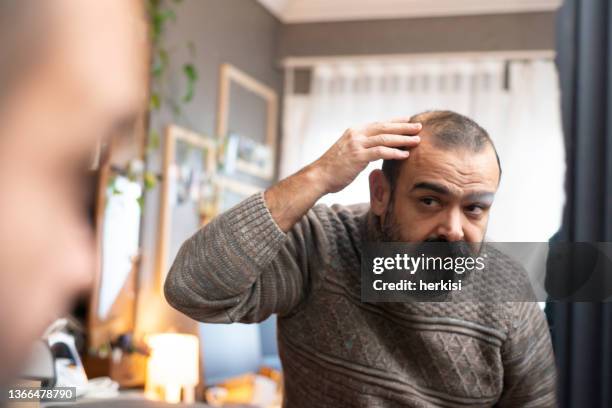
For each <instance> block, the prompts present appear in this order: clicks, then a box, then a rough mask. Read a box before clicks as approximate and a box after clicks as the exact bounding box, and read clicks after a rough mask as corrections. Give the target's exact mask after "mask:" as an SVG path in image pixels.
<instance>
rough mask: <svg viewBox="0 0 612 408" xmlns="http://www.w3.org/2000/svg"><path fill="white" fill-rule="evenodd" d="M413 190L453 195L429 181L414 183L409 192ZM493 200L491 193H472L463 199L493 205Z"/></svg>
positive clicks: (440, 185) (493, 194) (446, 189)
mask: <svg viewBox="0 0 612 408" xmlns="http://www.w3.org/2000/svg"><path fill="white" fill-rule="evenodd" d="M414 190H429V191H433V192H435V193H438V194H442V195H453V193H452V192H451V191H450V190H449V189H448V188H447V187H446V186H443V185H442V184H438V183H432V182H430V181H423V182H420V183H416V184H415V185H414V186H413V187H412V189H411V191H414ZM494 198H495V193H494V192H493V191H474V192H471V193H469V194H468V195H466V196H465V197H463V199H464V200H468V201H484V202H488V203H493V199H494Z"/></svg>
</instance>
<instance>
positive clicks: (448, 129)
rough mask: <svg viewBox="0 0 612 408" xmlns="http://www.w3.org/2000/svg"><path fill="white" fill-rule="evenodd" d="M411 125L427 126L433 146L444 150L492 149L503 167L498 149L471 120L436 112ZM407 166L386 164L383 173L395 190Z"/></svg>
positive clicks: (419, 116)
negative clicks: (404, 167)
mask: <svg viewBox="0 0 612 408" xmlns="http://www.w3.org/2000/svg"><path fill="white" fill-rule="evenodd" d="M410 122H413V123H421V124H422V125H423V130H422V131H421V133H422V134H425V135H427V136H428V137H429V138H430V139H431V143H432V144H433V145H434V146H435V147H437V148H439V149H442V150H446V151H448V150H466V151H469V152H474V153H480V152H482V151H483V150H484V149H486V148H487V147H492V148H493V151H494V152H495V157H496V159H497V165H498V167H499V176H500V177H501V164H500V161H499V156H498V155H497V151H496V150H495V145H494V144H493V141H492V140H491V137H490V136H489V134H488V133H487V131H486V130H485V129H483V128H482V127H481V126H480V125H479V124H478V123H476V122H475V121H473V120H472V119H470V118H468V117H467V116H464V115H461V114H459V113H456V112H453V111H448V110H435V111H427V112H422V113H418V114H416V115H414V116H412V117H411V118H410ZM402 163H403V162H402V161H400V160H385V161H384V162H383V167H382V169H383V172H384V174H385V176H386V177H387V179H388V180H389V182H390V184H391V186H392V187H394V186H395V183H396V182H397V178H398V176H399V169H400V166H401V164H402Z"/></svg>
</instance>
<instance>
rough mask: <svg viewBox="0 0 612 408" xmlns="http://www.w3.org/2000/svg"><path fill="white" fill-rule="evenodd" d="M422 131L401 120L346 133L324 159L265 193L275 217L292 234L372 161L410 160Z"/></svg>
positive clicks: (266, 201) (367, 126) (413, 124)
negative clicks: (304, 218) (323, 199)
mask: <svg viewBox="0 0 612 408" xmlns="http://www.w3.org/2000/svg"><path fill="white" fill-rule="evenodd" d="M421 128H422V126H421V124H420V123H410V122H409V119H408V118H400V119H395V120H391V121H388V122H376V123H370V124H368V125H366V126H363V127H359V128H350V129H348V130H346V131H345V132H344V134H343V135H342V137H341V138H340V139H338V141H337V142H336V143H335V144H334V145H333V146H332V147H331V148H330V149H329V150H328V151H327V152H325V154H324V155H323V156H321V158H319V159H318V160H316V161H315V162H314V163H312V164H310V165H309V166H306V167H304V168H303V169H302V170H300V171H299V172H297V173H296V174H294V175H292V176H290V177H287V178H286V179H284V180H282V181H280V182H279V183H277V184H275V185H273V186H272V187H270V188H269V189H268V190H266V192H265V194H264V200H265V203H266V206H267V207H268V209H269V210H270V213H271V214H272V218H274V221H276V223H277V225H278V226H279V228H280V229H282V230H283V231H285V232H287V231H289V230H290V229H291V228H292V227H293V225H295V223H296V222H298V221H299V219H300V218H301V217H302V216H303V215H304V214H305V213H306V212H307V211H308V210H309V209H310V208H312V206H313V205H314V204H315V203H316V202H317V200H318V199H319V198H321V197H322V196H324V195H325V194H327V193H335V192H337V191H340V190H342V189H343V188H344V187H346V186H348V185H349V184H350V183H351V182H352V181H353V180H355V178H356V177H357V175H358V174H359V173H361V172H362V171H363V170H364V169H365V168H366V167H367V166H368V164H369V163H370V162H372V161H376V160H381V159H383V160H403V159H406V158H408V156H409V154H410V153H409V151H408V149H410V148H412V147H415V146H417V145H418V144H419V142H420V141H421V140H420V138H419V137H418V136H416V135H417V134H418V133H419V132H420V131H421Z"/></svg>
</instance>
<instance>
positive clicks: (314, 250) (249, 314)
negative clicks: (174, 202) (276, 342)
mask: <svg viewBox="0 0 612 408" xmlns="http://www.w3.org/2000/svg"><path fill="white" fill-rule="evenodd" d="M326 242H327V237H326V236H325V231H324V228H323V226H322V224H321V222H320V221H319V220H318V218H317V215H316V213H315V211H313V210H310V211H309V212H308V213H307V214H306V215H305V216H304V217H302V220H301V221H300V222H298V223H297V224H296V225H295V226H294V227H293V228H292V229H291V231H290V232H289V233H287V234H285V233H284V232H283V231H282V230H281V229H280V228H279V227H278V225H277V224H276V222H275V221H274V219H273V218H272V215H271V214H270V211H269V210H268V208H267V207H266V205H265V202H264V198H263V193H259V194H256V195H253V196H251V197H249V198H248V199H246V200H245V201H243V202H241V203H240V204H238V205H237V206H235V207H233V208H232V209H230V210H228V211H227V212H225V213H223V214H220V215H219V216H217V217H216V218H215V219H213V220H212V221H211V222H210V223H209V224H208V225H206V226H205V227H203V228H202V229H200V230H199V231H198V232H197V233H195V234H194V235H193V236H192V237H191V238H189V239H188V240H187V241H185V242H184V243H183V245H182V246H181V248H180V250H179V252H178V254H177V256H176V258H175V260H174V263H173V265H172V267H171V269H170V271H169V273H168V276H167V278H166V282H165V284H164V293H165V296H166V299H167V301H168V303H170V305H172V306H173V307H174V308H176V309H177V310H179V311H181V312H183V313H185V314H186V315H188V316H190V317H191V318H193V319H196V320H199V321H205V322H211V323H231V322H243V323H252V322H259V321H262V320H265V319H266V318H267V317H268V316H270V315H271V314H273V313H278V314H279V315H281V316H283V315H287V314H290V313H291V311H292V310H293V309H294V308H295V307H296V306H297V305H298V304H299V303H300V302H301V301H302V300H303V299H304V298H305V297H306V295H307V293H308V291H309V290H310V286H311V285H310V279H311V274H312V270H313V269H314V268H317V267H319V266H320V263H321V262H324V261H325V259H326V258H327V256H328V254H327V253H326V250H325V248H327V247H328V245H326V244H325V243H326Z"/></svg>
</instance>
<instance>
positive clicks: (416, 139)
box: [165, 111, 555, 407]
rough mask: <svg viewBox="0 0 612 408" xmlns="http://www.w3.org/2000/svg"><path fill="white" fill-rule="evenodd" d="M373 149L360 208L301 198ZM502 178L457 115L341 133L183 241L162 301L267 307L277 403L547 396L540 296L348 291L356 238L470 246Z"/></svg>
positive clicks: (201, 316)
mask: <svg viewBox="0 0 612 408" xmlns="http://www.w3.org/2000/svg"><path fill="white" fill-rule="evenodd" d="M417 134H418V136H417ZM379 159H384V163H383V168H382V170H375V171H373V172H372V173H371V175H370V179H369V181H370V206H369V208H368V207H367V206H366V207H364V206H354V207H342V206H334V207H332V208H328V207H326V206H323V205H318V206H315V207H314V208H312V207H313V205H314V204H315V202H316V201H317V200H318V199H319V198H320V197H321V196H323V195H324V194H327V193H331V192H336V191H339V190H341V189H342V188H344V187H345V186H347V185H348V184H349V183H350V182H351V181H352V180H353V179H354V178H355V177H356V176H357V174H358V173H359V172H360V171H362V170H363V169H364V168H365V167H366V166H367V164H368V163H369V162H370V161H373V160H379ZM500 176H501V167H500V164H499V160H498V159H497V154H496V152H495V148H494V146H493V143H492V141H491V139H490V138H489V136H488V134H487V133H486V131H485V130H483V129H482V128H481V127H480V126H478V125H477V124H476V123H475V122H473V121H472V120H470V119H468V118H466V117H464V116H462V115H459V114H457V113H454V112H448V111H435V112H427V113H423V114H419V115H416V116H415V117H413V118H410V119H399V120H395V121H391V122H386V123H374V124H370V125H367V126H365V127H363V128H357V129H349V130H347V131H346V132H345V134H344V135H343V136H342V137H341V138H340V139H339V140H338V141H337V142H336V144H335V145H334V146H332V147H331V148H330V149H329V150H328V151H327V152H326V153H325V154H324V155H323V156H322V157H321V158H320V159H318V160H317V161H315V162H314V163H312V164H311V165H309V166H307V167H306V168H304V169H302V170H301V171H300V172H298V173H297V174H295V175H293V176H291V177H289V178H287V179H285V180H283V181H281V182H279V183H278V184H276V185H274V186H272V187H271V188H269V189H268V190H267V191H266V192H265V193H264V194H258V195H255V196H252V197H250V198H248V199H247V200H245V201H244V202H242V203H241V204H239V205H237V206H236V207H234V208H233V209H231V210H229V211H228V212H226V213H224V214H221V215H220V216H219V217H217V218H216V219H215V220H213V221H212V222H211V223H210V224H209V225H207V226H206V227H204V228H203V229H201V230H200V231H199V232H198V233H196V234H195V235H194V236H193V237H192V238H190V239H189V240H187V241H186V242H185V243H184V244H183V246H182V248H181V249H180V251H179V253H178V255H177V258H176V260H175V262H174V265H173V266H172V269H171V271H170V273H169V276H168V278H167V281H166V285H165V293H166V298H167V299H168V301H169V303H170V304H172V305H173V306H174V307H176V308H177V309H179V310H181V311H183V312H184V313H186V314H188V315H189V316H191V317H193V318H195V319H198V320H201V321H208V322H219V323H231V322H258V321H261V320H263V319H265V318H266V317H268V316H269V315H270V314H272V313H277V314H278V342H279V352H280V357H281V360H282V363H283V371H284V376H285V394H284V397H285V399H284V404H285V406H287V407H339V406H342V407H344V406H359V407H365V406H393V407H394V406H413V407H425V406H466V407H467V406H469V407H476V406H493V405H495V406H504V407H536V406H537V407H548V406H554V404H555V368H554V361H553V355H552V349H551V343H550V338H549V334H548V328H547V325H546V321H545V319H544V316H543V314H542V312H541V311H540V310H539V308H538V306H537V304H535V303H508V302H506V303H502V302H497V303H493V304H491V303H488V304H484V303H475V302H472V303H467V302H464V303H450V302H438V303H433V302H405V303H363V302H361V299H360V255H361V248H362V245H363V243H365V242H367V241H374V242H376V241H404V242H423V241H427V240H440V241H447V242H467V243H470V242H474V243H477V242H482V241H483V240H484V237H485V232H486V227H487V221H488V218H489V210H490V208H491V205H492V203H493V197H494V194H495V192H496V190H497V186H498V184H499V181H500ZM499 289H500V291H501V290H503V288H499ZM500 296H502V294H501V293H500Z"/></svg>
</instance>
